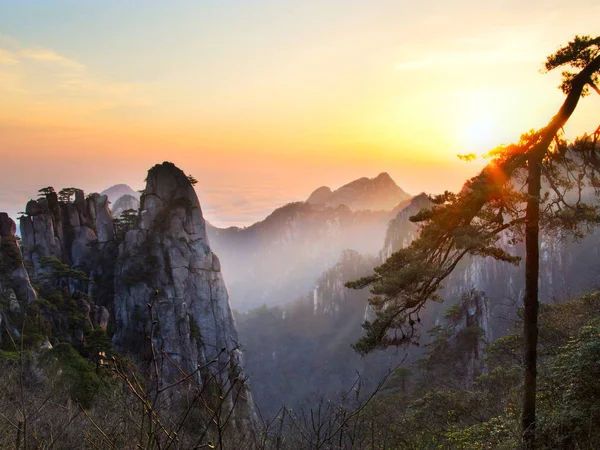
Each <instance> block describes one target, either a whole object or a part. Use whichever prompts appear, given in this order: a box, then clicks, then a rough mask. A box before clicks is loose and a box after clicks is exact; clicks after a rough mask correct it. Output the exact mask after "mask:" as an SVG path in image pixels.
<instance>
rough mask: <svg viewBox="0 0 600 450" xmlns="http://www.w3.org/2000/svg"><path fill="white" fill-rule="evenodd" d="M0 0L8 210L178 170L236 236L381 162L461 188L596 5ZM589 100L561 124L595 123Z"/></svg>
mask: <svg viewBox="0 0 600 450" xmlns="http://www.w3.org/2000/svg"><path fill="white" fill-rule="evenodd" d="M126 3H127V4H125V2H117V1H106V2H72V1H66V0H64V1H56V2H36V1H23V2H19V3H18V4H15V3H14V2H8V1H0V156H1V158H2V159H1V162H0V210H8V211H9V212H10V213H12V214H14V213H15V212H17V211H19V210H21V209H22V207H23V206H22V205H24V203H23V202H24V201H26V200H27V199H28V198H30V197H34V196H35V195H36V191H37V189H38V188H40V187H43V186H47V185H54V186H55V187H57V188H61V187H65V186H76V187H82V188H84V189H86V190H87V191H91V190H102V189H104V188H106V187H108V186H110V185H112V184H116V183H121V182H125V183H128V184H130V185H131V186H132V187H134V188H136V189H139V188H141V187H142V184H143V179H144V177H145V172H146V170H147V169H148V168H149V167H150V166H151V165H153V164H155V163H157V162H162V161H163V160H170V161H173V162H174V163H176V164H177V165H179V166H180V167H181V168H182V169H183V170H185V171H186V172H188V173H191V174H193V175H194V176H195V177H196V178H197V179H198V180H199V183H198V185H197V190H198V193H199V195H200V199H201V202H202V204H203V208H204V210H205V215H206V216H207V218H208V219H209V220H211V221H212V222H214V223H217V224H219V225H230V224H236V225H244V224H250V223H252V222H254V221H256V220H260V219H262V218H264V216H265V215H266V214H268V212H269V211H270V210H272V209H273V208H274V207H277V206H281V205H282V204H284V203H286V202H288V201H292V200H300V199H304V198H305V197H306V196H308V194H309V193H310V192H311V191H312V190H313V189H314V188H316V187H318V186H320V185H323V184H327V185H330V186H331V187H337V186H339V185H341V184H343V183H345V182H348V181H350V180H352V179H355V178H358V177H360V176H369V177H373V176H376V175H377V174H378V173H379V172H382V171H387V172H389V173H390V174H391V175H392V177H393V178H394V179H395V180H396V182H397V183H398V184H399V185H400V186H401V187H402V188H404V189H405V190H407V191H408V192H411V193H418V192H420V191H423V190H425V191H429V192H436V191H440V190H443V189H458V188H459V187H460V185H461V184H462V182H463V181H464V179H465V178H466V177H468V176H470V175H472V174H473V173H475V172H476V171H477V170H478V169H479V168H480V167H481V163H471V164H467V163H462V162H459V161H457V160H456V157H455V155H456V154H457V153H469V152H477V153H481V152H485V151H486V150H487V149H489V148H490V147H493V146H495V145H497V144H500V143H508V142H510V141H514V140H516V139H518V137H519V135H520V134H521V133H522V132H524V131H527V130H529V129H531V128H537V127H540V126H542V125H544V124H545V123H546V122H547V120H548V119H549V118H550V116H551V115H552V114H553V113H554V112H555V111H556V110H557V108H558V106H559V105H560V103H561V102H562V99H563V95H562V93H561V92H560V91H559V90H558V89H556V86H557V85H558V82H559V77H560V74H547V75H542V74H540V73H539V70H540V68H541V65H542V62H543V61H544V58H545V56H546V55H547V54H549V53H551V52H553V51H554V50H555V49H556V48H557V47H558V46H559V45H561V44H564V43H566V42H567V41H568V40H569V39H570V38H572V37H573V36H574V35H575V34H592V35H595V34H597V33H598V31H600V29H599V28H598V26H597V18H598V17H600V5H598V4H596V3H597V2H594V1H589V0H588V1H573V2H570V3H569V4H565V3H564V2H558V1H545V2H535V1H534V2H528V3H527V4H526V5H523V4H521V3H523V2H517V1H514V2H494V3H493V4H492V3H491V2H490V4H483V5H482V4H481V3H482V2H471V1H456V2H443V1H437V2H436V1H434V2H423V3H426V4H419V5H415V4H413V2H398V1H396V2H393V1H374V2H363V1H354V0H346V1H337V0H331V1H327V2H317V1H306V2H292V1H256V2H240V1H238V2H236V1H227V2H216V1H206V2H186V1H173V2H163V3H149V2H136V1H132V2H126ZM599 113H600V98H596V97H595V96H594V97H589V98H586V99H584V101H583V103H582V105H581V106H580V107H579V109H578V111H577V112H576V114H575V116H574V117H573V119H572V121H571V123H570V125H569V129H568V130H567V132H568V133H569V134H571V135H575V134H580V133H582V132H584V131H592V130H593V129H595V128H596V127H597V126H598V122H599V120H598V119H599V118H600V114H599Z"/></svg>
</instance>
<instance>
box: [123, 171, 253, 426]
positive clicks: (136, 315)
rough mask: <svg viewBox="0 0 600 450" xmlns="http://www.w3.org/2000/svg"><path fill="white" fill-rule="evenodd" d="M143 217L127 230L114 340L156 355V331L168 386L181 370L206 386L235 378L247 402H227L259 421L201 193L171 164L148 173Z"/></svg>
mask: <svg viewBox="0 0 600 450" xmlns="http://www.w3.org/2000/svg"><path fill="white" fill-rule="evenodd" d="M140 218H141V221H140V228H139V229H133V230H130V231H128V232H127V234H126V235H125V239H124V242H123V243H121V245H120V247H119V256H118V259H117V263H116V267H115V316H116V328H117V333H116V334H115V337H114V342H115V344H116V345H117V346H118V347H120V348H121V349H123V350H124V351H128V352H130V353H135V354H138V355H140V353H142V354H141V356H142V357H145V358H149V359H150V360H151V359H152V356H151V352H150V349H149V348H148V342H149V341H148V340H147V337H148V336H153V339H154V340H153V341H152V342H153V346H154V349H155V351H156V355H161V356H159V358H160V359H161V361H160V367H162V368H163V369H162V378H161V379H162V380H165V383H166V382H167V380H170V379H172V377H173V376H175V377H177V376H179V375H180V372H179V370H180V369H181V370H183V371H185V372H187V373H189V374H196V375H195V377H196V379H197V380H198V382H199V383H206V382H208V381H209V380H213V379H216V380H218V382H219V383H221V384H223V385H226V386H227V385H230V386H231V383H234V386H233V390H232V392H233V393H237V394H239V395H241V398H242V400H240V401H238V402H237V403H236V406H235V407H234V406H233V404H234V398H233V395H230V396H229V398H228V399H227V400H226V402H227V403H228V405H229V407H230V408H232V410H233V411H234V413H235V416H236V417H237V418H238V419H239V420H240V421H242V422H246V424H247V422H250V423H251V424H253V423H254V412H253V409H252V408H253V406H252V398H251V395H250V392H249V389H248V387H247V385H246V384H245V382H244V381H242V380H243V376H242V375H243V371H242V361H241V360H242V352H241V350H240V346H239V343H238V336H237V330H236V327H235V323H234V320H233V315H232V312H231V308H230V306H229V296H228V294H227V289H226V287H225V283H224V281H223V276H222V274H221V267H220V263H219V260H218V258H217V257H216V255H214V253H213V252H212V251H211V248H210V247H209V245H208V240H207V237H206V223H205V221H204V218H203V216H202V210H201V208H200V203H199V201H198V197H197V196H196V192H195V191H194V188H193V187H192V185H191V183H190V181H189V180H188V177H187V176H186V175H185V174H184V173H183V172H182V171H181V170H180V169H178V168H177V167H175V165H173V164H172V163H169V162H164V163H162V164H159V165H156V166H154V167H153V168H152V169H150V171H149V172H148V177H147V185H146V189H145V190H144V194H143V195H142V198H141V210H140ZM144 349H145V350H144ZM149 359H147V361H149ZM199 367H201V368H202V370H198V368H199ZM159 382H161V381H160V380H159ZM225 391H227V388H226V389H225Z"/></svg>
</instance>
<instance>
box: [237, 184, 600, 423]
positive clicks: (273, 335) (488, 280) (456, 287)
mask: <svg viewBox="0 0 600 450" xmlns="http://www.w3.org/2000/svg"><path fill="white" fill-rule="evenodd" d="M431 206H432V204H431V202H430V201H429V197H428V196H427V195H425V194H420V195H417V196H416V197H414V198H413V199H411V200H410V201H408V202H406V203H404V204H403V207H400V208H398V211H397V213H396V215H395V217H394V218H393V219H392V220H391V221H390V222H389V226H388V227H387V231H386V233H385V237H384V238H383V239H382V240H381V242H380V252H379V255H378V256H377V257H366V256H363V255H360V254H359V253H358V252H353V251H346V252H343V253H342V255H341V257H340V259H339V260H338V261H337V263H335V264H334V265H332V266H331V267H330V268H329V269H326V270H325V271H323V273H322V275H321V276H320V277H319V278H318V280H317V281H316V282H315V283H314V285H313V287H311V288H309V289H306V290H305V292H304V293H303V294H301V295H299V296H297V297H296V299H295V300H293V301H287V302H281V304H280V306H275V307H267V306H266V305H264V306H262V307H260V308H256V309H253V310H251V311H248V312H246V313H237V315H236V320H237V323H238V326H239V331H240V339H241V340H242V341H243V342H245V343H246V367H247V370H248V373H249V374H250V376H251V377H253V379H261V380H266V381H267V384H266V387H265V386H264V385H261V386H260V387H259V388H258V390H257V391H256V392H255V399H256V402H257V404H258V405H259V407H260V408H261V409H262V410H264V412H265V413H267V414H269V413H271V414H273V413H275V412H276V408H277V407H278V405H280V404H281V403H285V404H287V405H288V406H290V407H292V408H298V407H299V406H301V405H305V404H306V403H307V402H308V403H309V404H314V403H315V402H316V401H318V399H319V397H320V396H323V397H325V398H326V399H335V398H336V397H337V395H338V394H339V393H340V392H341V391H342V390H343V388H344V387H346V388H348V387H349V386H351V385H352V382H353V380H354V377H355V376H356V372H357V371H358V372H359V373H360V374H361V381H362V382H363V383H365V384H366V385H367V386H373V385H374V384H376V383H377V382H378V381H379V380H380V379H381V378H382V377H383V376H384V375H385V373H386V371H387V370H388V369H389V368H390V367H393V366H394V365H395V363H397V362H398V360H399V358H398V354H399V355H400V356H404V355H406V360H405V361H404V363H403V367H407V366H409V364H410V363H412V362H415V361H417V360H418V359H419V358H421V357H422V356H423V354H424V350H425V349H424V347H426V348H427V346H428V345H429V344H430V343H431V342H432V337H431V336H430V335H429V333H428V332H429V330H432V329H436V327H438V326H440V325H441V324H444V323H447V322H448V321H450V325H449V326H450V329H449V330H450V331H449V332H448V333H449V336H450V340H451V341H453V340H454V341H456V340H459V339H460V338H461V336H462V335H464V334H465V333H467V334H468V333H469V332H472V331H473V329H474V328H476V329H477V330H480V333H481V334H480V339H481V341H477V343H476V344H474V346H473V347H469V348H468V349H467V350H468V351H466V352H465V354H464V355H463V356H462V358H464V361H462V362H461V364H462V365H464V367H465V370H464V373H463V375H464V380H462V383H464V385H465V386H469V385H470V384H471V383H472V382H473V380H474V379H475V377H476V376H477V375H478V374H480V373H482V372H483V371H485V370H486V368H485V361H484V358H483V354H484V352H483V345H484V343H485V342H492V341H493V340H495V339H498V338H500V337H503V336H505V335H506V334H508V333H510V332H511V329H512V327H514V324H515V321H517V320H518V314H519V308H520V306H521V304H522V296H523V289H524V275H523V268H522V266H521V267H519V266H513V265H510V264H507V263H504V262H501V261H496V260H494V259H492V258H481V257H473V258H468V259H465V260H464V261H463V262H462V263H461V264H460V265H459V266H458V267H457V268H456V270H455V271H454V273H453V274H452V275H451V276H450V277H448V279H447V280H446V282H445V283H444V289H443V290H442V291H441V292H440V294H441V296H442V299H443V303H442V302H431V303H429V304H428V305H427V308H426V310H425V311H424V312H423V314H422V315H421V316H420V319H421V325H420V328H419V330H420V346H419V347H408V348H403V349H400V350H394V349H388V350H386V351H378V352H375V353H373V354H369V355H367V356H365V357H361V356H359V355H358V354H357V353H356V352H354V351H353V350H352V349H351V347H350V344H352V343H354V342H356V341H357V340H358V338H360V336H361V335H362V328H361V323H362V322H364V321H365V320H369V319H371V318H372V315H373V313H372V311H371V308H370V307H368V306H367V305H368V302H367V301H368V298H369V297H370V294H369V292H368V291H366V290H360V291H355V290H350V289H347V288H346V287H344V284H345V282H347V281H351V280H354V279H356V278H358V277H360V276H365V275H369V274H371V273H372V271H373V268H374V267H375V266H377V265H379V264H381V263H382V262H383V261H385V260H386V259H387V258H388V257H389V256H390V255H391V254H392V253H393V252H395V251H397V250H399V249H401V248H404V247H406V246H408V245H410V243H411V242H412V241H413V240H414V239H415V238H416V237H417V234H418V226H417V225H416V224H415V223H413V222H411V221H410V218H411V217H412V216H414V215H415V214H417V213H418V212H419V211H421V210H422V209H424V208H430V207H431ZM501 242H502V246H503V248H505V250H507V251H509V252H510V253H513V254H517V255H521V256H522V255H523V254H524V250H523V245H522V244H517V245H512V244H511V243H510V239H509V236H507V235H505V236H502V237H501ZM541 249H542V250H541V263H540V266H541V270H540V274H541V276H540V299H542V300H543V301H544V302H546V303H553V302H556V301H557V299H565V300H566V299H570V298H573V297H575V296H576V295H578V294H579V293H581V292H583V291H585V290H586V289H590V288H594V287H596V286H598V285H599V284H600V275H599V273H600V271H599V270H598V269H599V266H598V264H599V263H598V261H599V255H600V232H599V231H595V232H594V233H592V234H591V235H589V236H587V237H586V238H585V239H584V240H583V242H579V243H578V242H572V241H568V240H566V239H565V238H564V237H563V236H560V235H544V236H542V239H541ZM282 295H284V294H282ZM290 295H291V294H290ZM288 298H290V300H291V298H292V296H290V297H288ZM453 345H454V344H453ZM400 359H401V358H400ZM275 368H278V370H275ZM334 401H335V400H334ZM311 402H312V403H311Z"/></svg>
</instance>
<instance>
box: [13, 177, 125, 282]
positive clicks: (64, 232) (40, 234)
mask: <svg viewBox="0 0 600 450" xmlns="http://www.w3.org/2000/svg"><path fill="white" fill-rule="evenodd" d="M19 226H20V230H21V237H22V239H23V245H24V247H23V250H24V251H23V253H24V257H25V260H26V261H27V262H29V263H30V265H31V267H32V268H33V270H34V275H36V274H38V273H42V272H44V270H45V267H44V263H43V262H44V258H56V259H59V260H61V261H63V262H65V263H66V264H68V265H70V266H72V267H77V268H81V269H84V270H86V271H87V272H90V271H92V270H93V265H94V264H93V261H94V257H95V253H96V244H107V243H110V242H112V241H113V240H114V229H113V219H112V216H111V214H110V211H109V210H108V205H107V198H106V196H101V195H98V194H92V195H90V196H88V197H87V198H86V197H85V196H84V193H83V191H81V190H79V189H76V190H75V191H74V199H72V200H70V201H63V202H59V201H58V196H57V195H56V193H54V192H47V193H46V195H45V197H44V198H41V199H39V200H37V201H36V200H30V201H29V202H28V203H27V207H26V208H25V215H23V216H21V217H20V218H19Z"/></svg>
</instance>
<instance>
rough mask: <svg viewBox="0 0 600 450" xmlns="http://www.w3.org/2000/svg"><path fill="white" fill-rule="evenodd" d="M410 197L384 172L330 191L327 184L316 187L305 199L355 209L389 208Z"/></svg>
mask: <svg viewBox="0 0 600 450" xmlns="http://www.w3.org/2000/svg"><path fill="white" fill-rule="evenodd" d="M408 198H410V195H409V194H407V193H406V192H404V191H403V190H402V189H401V188H400V187H398V185H397V184H396V183H395V182H394V180H393V179H392V177H390V175H389V174H388V173H386V172H382V173H380V174H379V175H378V176H377V177H375V178H366V177H363V178H359V179H358V180H354V181H352V182H350V183H348V184H345V185H344V186H342V187H340V188H339V189H337V190H335V191H332V190H331V189H330V188H329V187H327V186H322V187H320V188H318V189H316V190H315V191H314V192H313V193H312V194H311V195H310V196H309V197H308V199H307V200H306V202H307V203H310V204H313V205H323V206H331V207H334V208H335V207H337V206H340V205H346V206H348V207H349V208H350V209H352V210H354V211H357V210H366V209H370V210H391V209H392V208H394V207H395V206H396V205H398V203H400V202H402V201H403V200H407V199H408Z"/></svg>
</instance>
